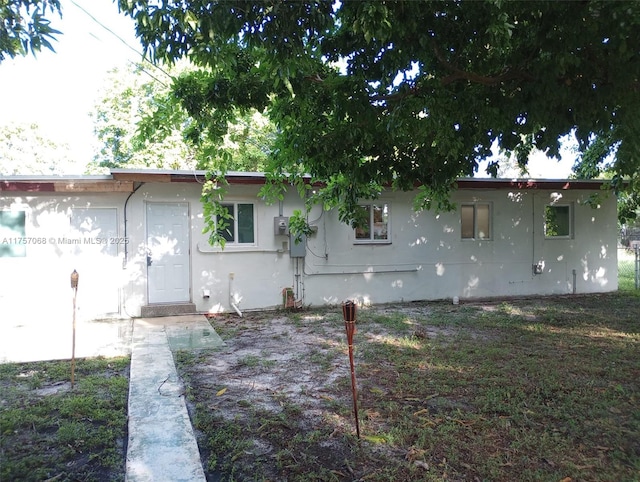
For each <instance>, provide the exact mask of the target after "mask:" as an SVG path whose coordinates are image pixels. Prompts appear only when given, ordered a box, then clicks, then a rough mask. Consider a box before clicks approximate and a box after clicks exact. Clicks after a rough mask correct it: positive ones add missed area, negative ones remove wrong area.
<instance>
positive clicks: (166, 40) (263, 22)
mask: <svg viewBox="0 0 640 482" xmlns="http://www.w3.org/2000/svg"><path fill="white" fill-rule="evenodd" d="M119 5H120V8H121V10H122V11H124V12H125V13H126V14H127V15H130V16H131V17H132V18H134V19H135V21H136V23H137V33H138V35H139V37H140V39H141V41H142V43H143V45H144V46H145V48H146V49H147V51H148V52H149V53H150V55H151V57H152V58H154V59H156V60H162V61H167V62H174V61H176V60H178V59H180V58H183V57H188V58H189V60H190V61H191V62H193V63H194V64H196V65H198V66H200V67H201V69H202V70H201V72H199V73H197V74H192V75H190V76H187V77H183V78H181V79H180V80H179V81H178V82H177V83H176V84H175V85H174V92H175V94H176V96H177V98H179V99H180V100H181V102H182V105H183V106H184V108H185V109H186V110H187V111H188V112H189V114H190V115H191V116H192V117H193V118H194V119H195V120H196V121H197V122H196V123H195V124H194V125H195V127H196V129H195V130H194V132H192V135H204V136H213V137H215V136H220V135H221V134H223V133H224V132H225V129H226V125H227V123H228V121H229V120H230V118H231V113H232V112H233V109H251V108H255V109H258V110H262V109H267V110H268V112H269V116H270V117H271V119H272V120H273V122H274V123H275V124H276V125H277V127H278V136H277V139H276V141H275V148H274V149H273V154H272V159H271V163H270V165H269V168H268V170H269V172H270V174H271V175H272V179H274V181H275V180H278V179H282V178H283V177H286V178H288V179H289V180H291V179H293V180H294V181H295V182H298V183H300V181H299V179H300V177H299V176H300V174H303V173H308V174H310V175H311V176H312V179H314V180H319V181H322V182H323V183H324V187H323V188H322V189H320V190H319V191H318V192H317V194H316V195H315V196H311V197H310V198H309V200H310V202H314V201H321V202H323V203H324V204H325V205H326V206H338V207H339V208H340V210H339V212H340V217H341V219H342V220H343V221H345V222H351V223H353V222H355V220H356V215H355V214H356V213H357V203H358V201H359V200H360V199H361V198H372V197H375V196H376V195H377V194H378V193H379V192H380V190H381V189H382V187H383V186H387V185H390V186H392V187H393V188H395V189H403V190H406V189H412V188H413V187H414V186H416V185H420V186H421V194H420V195H419V197H418V199H417V206H418V207H436V208H447V207H448V206H449V204H448V194H449V191H450V189H451V188H452V186H453V184H454V181H455V179H456V178H457V177H458V176H461V175H467V176H468V175H473V174H474V173H475V172H477V170H478V165H479V162H480V161H481V160H482V159H484V158H486V157H488V156H489V155H490V147H491V144H492V142H493V141H494V140H496V139H497V140H498V142H499V144H500V147H501V148H502V149H503V150H504V151H505V152H506V153H507V154H509V153H511V152H513V153H515V154H516V156H517V159H518V162H519V163H520V164H522V165H525V164H526V161H527V157H528V154H529V152H530V151H531V150H532V149H533V148H537V149H541V150H543V151H546V152H547V153H548V154H549V155H550V156H556V155H558V152H559V148H560V144H559V139H560V138H562V137H563V136H565V135H567V134H569V133H571V132H575V135H576V137H577V139H578V142H579V148H580V150H581V151H582V152H587V151H589V152H594V142H596V141H598V142H599V141H601V140H604V141H605V148H604V149H599V152H600V153H601V154H602V155H600V156H599V157H597V158H596V159H595V163H596V165H597V164H598V163H601V162H602V160H603V159H604V158H605V157H606V155H607V154H610V153H614V154H615V161H614V164H613V166H612V168H613V170H614V173H615V174H614V176H613V184H614V186H615V187H616V188H621V186H622V180H623V179H626V180H627V181H629V183H628V186H629V187H630V188H631V189H632V190H633V189H635V190H636V191H637V187H638V185H639V184H640V182H639V174H638V166H639V163H640V156H638V153H639V150H640V149H639V143H640V135H639V134H640V129H639V127H640V119H639V117H638V115H637V112H639V107H640V95H639V94H640V82H639V76H640V58H639V55H640V35H638V34H637V32H638V31H639V27H640V25H639V24H640V3H638V2H625V1H620V2H610V1H588V0H586V1H580V2H554V1H546V2H517V1H504V0H493V1H483V2H477V1H465V0H462V1H443V2H435V1H434V2H427V1H386V2H382V1H378V0H372V1H363V0H343V1H341V2H330V1H299V0H295V1H286V0H285V1H283V0H267V1H254V0H250V1H242V0H233V1H231V0H228V1H226V0H220V1H205V0H185V1H183V2H175V3H174V2H166V1H160V0H120V1H119ZM595 147H597V146H595ZM498 167H499V166H498V165H497V164H495V163H493V164H490V165H489V167H488V171H489V172H490V173H493V174H495V173H496V172H497V169H498ZM296 180H297V181H296ZM299 185H300V184H299Z"/></svg>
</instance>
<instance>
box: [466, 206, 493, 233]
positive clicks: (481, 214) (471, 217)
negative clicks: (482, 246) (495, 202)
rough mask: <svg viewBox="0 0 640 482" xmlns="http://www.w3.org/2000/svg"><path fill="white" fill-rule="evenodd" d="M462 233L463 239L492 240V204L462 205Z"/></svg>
mask: <svg viewBox="0 0 640 482" xmlns="http://www.w3.org/2000/svg"><path fill="white" fill-rule="evenodd" d="M460 231H461V233H462V239H491V204H489V203H463V204H461V206H460Z"/></svg>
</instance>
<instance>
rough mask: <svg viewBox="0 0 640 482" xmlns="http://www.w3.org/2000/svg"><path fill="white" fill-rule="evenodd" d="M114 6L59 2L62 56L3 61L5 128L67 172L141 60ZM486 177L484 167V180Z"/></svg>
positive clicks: (92, 145)
mask: <svg viewBox="0 0 640 482" xmlns="http://www.w3.org/2000/svg"><path fill="white" fill-rule="evenodd" d="M114 2H115V0H61V4H62V18H61V19H60V18H59V17H57V16H52V17H51V20H52V27H53V28H55V29H57V30H60V31H61V32H62V35H59V36H58V41H56V42H54V43H53V47H54V49H55V50H56V52H55V53H54V52H51V51H49V50H48V49H44V50H43V51H42V52H40V53H38V54H37V57H34V56H33V55H28V56H26V57H16V58H15V59H8V60H4V61H3V62H2V63H0V126H4V125H11V124H16V123H20V124H27V125H30V124H33V123H35V124H38V125H39V127H40V132H41V133H42V134H43V135H44V136H45V137H48V138H51V139H53V140H54V141H55V142H56V143H57V144H67V145H68V146H69V147H70V150H71V156H72V158H73V159H75V160H76V166H75V168H74V172H69V174H81V173H82V172H83V170H84V167H85V166H86V165H87V164H88V163H89V162H90V161H92V160H93V156H94V153H95V152H97V149H98V147H97V146H98V145H97V141H96V139H95V136H94V134H93V121H92V119H91V118H90V117H89V113H90V112H92V111H93V109H94V106H95V104H96V102H97V101H98V99H99V95H100V91H101V90H102V89H103V88H105V87H106V83H105V80H106V78H107V75H108V72H109V71H111V70H113V69H114V68H116V67H118V68H126V66H127V64H128V63H130V62H138V61H140V60H141V58H142V56H141V53H140V52H141V50H142V49H141V47H140V44H139V42H138V40H137V39H136V37H135V28H134V23H133V21H132V20H131V19H129V18H128V17H125V16H124V15H122V14H120V13H119V12H118V7H117V3H114ZM105 27H106V28H105ZM573 161H574V158H573V156H572V155H571V153H570V152H569V150H567V152H566V155H564V156H563V158H562V160H561V162H559V163H557V162H555V161H553V160H549V159H547V158H546V156H544V155H543V154H537V155H534V156H533V157H532V158H531V159H530V162H529V177H532V178H565V177H568V176H569V174H570V173H571V166H572V165H573ZM483 174H484V169H483V168H482V167H481V168H480V170H479V172H478V175H479V176H482V175H483ZM485 175H486V174H485ZM514 177H515V174H514Z"/></svg>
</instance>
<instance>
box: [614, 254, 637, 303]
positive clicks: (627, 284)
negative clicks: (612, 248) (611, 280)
mask: <svg viewBox="0 0 640 482" xmlns="http://www.w3.org/2000/svg"><path fill="white" fill-rule="evenodd" d="M635 259H636V255H635V253H634V252H633V251H631V250H628V249H618V288H619V289H620V290H621V291H633V290H635V289H636V280H635V272H636V271H635V270H636V267H635V262H636V261H635ZM638 293H639V294H640V291H638Z"/></svg>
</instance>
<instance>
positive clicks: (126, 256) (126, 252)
mask: <svg viewBox="0 0 640 482" xmlns="http://www.w3.org/2000/svg"><path fill="white" fill-rule="evenodd" d="M143 185H144V182H141V183H140V184H138V186H137V187H135V188H134V189H133V191H131V193H130V194H129V195H128V196H127V199H126V200H125V202H124V209H123V211H124V239H125V243H124V259H123V260H122V269H125V268H126V267H127V262H128V261H129V242H128V239H129V238H128V237H127V204H128V203H129V199H130V198H131V196H133V195H134V194H135V193H136V191H137V190H138V189H140V188H141V187H142V186H143Z"/></svg>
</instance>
